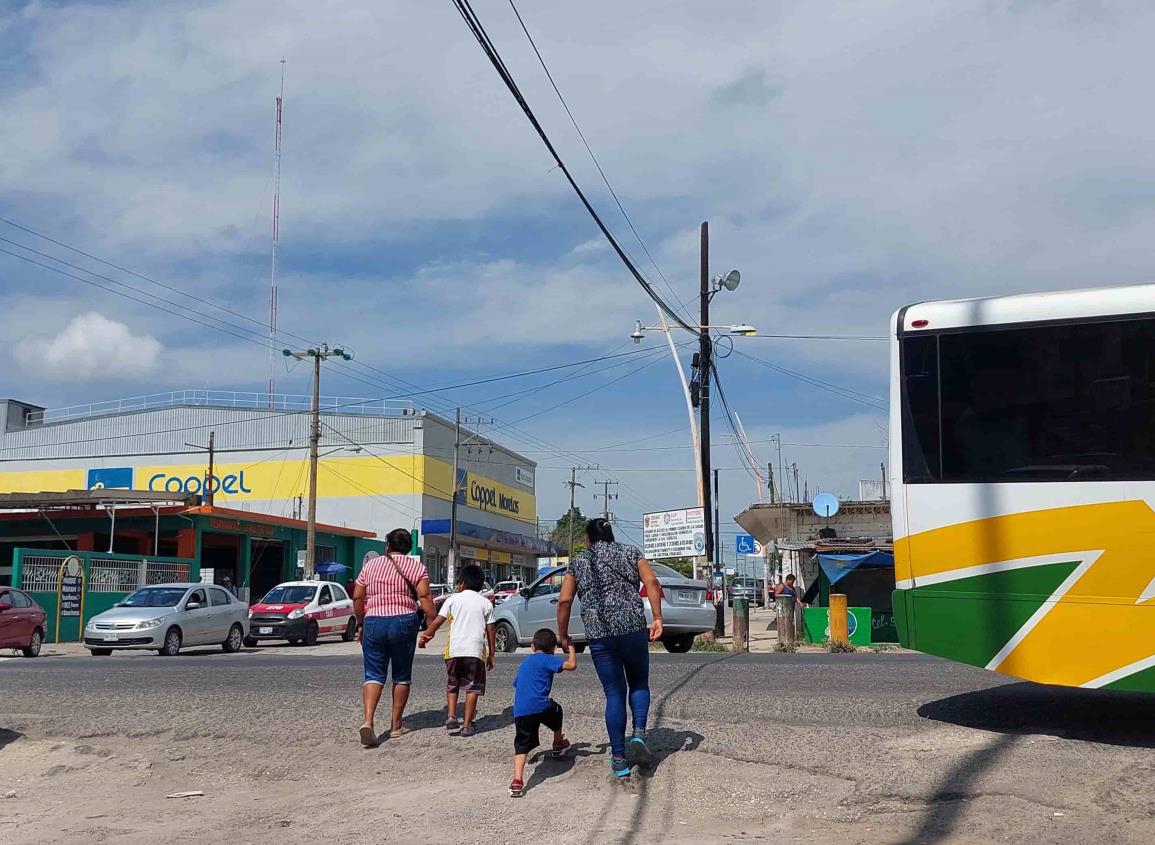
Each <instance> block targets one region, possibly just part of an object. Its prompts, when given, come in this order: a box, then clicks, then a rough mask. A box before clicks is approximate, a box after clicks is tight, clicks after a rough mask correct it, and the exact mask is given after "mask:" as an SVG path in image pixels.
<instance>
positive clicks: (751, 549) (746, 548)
mask: <svg viewBox="0 0 1155 845" xmlns="http://www.w3.org/2000/svg"><path fill="white" fill-rule="evenodd" d="M737 540H738V545H737V551H738V554H740V555H754V554H758V543H756V542H755V541H754V535H753V534H739V535H738V538H737Z"/></svg>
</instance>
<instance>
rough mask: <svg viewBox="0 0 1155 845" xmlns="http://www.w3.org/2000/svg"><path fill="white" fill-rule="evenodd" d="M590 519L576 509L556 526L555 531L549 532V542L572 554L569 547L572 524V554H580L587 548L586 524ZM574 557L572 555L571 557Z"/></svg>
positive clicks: (580, 510) (579, 509)
mask: <svg viewBox="0 0 1155 845" xmlns="http://www.w3.org/2000/svg"><path fill="white" fill-rule="evenodd" d="M588 521H589V520H588V518H587V517H586V516H585V515H584V514H582V509H581V508H578V507H575V508H574V509H573V510H572V511H570V512H569V513H567V514H565V515H564V516H563V517H562V518H561V519H559V520H558V521H557V523H556V524H555V525H554V527H553V530H552V531H550V532H549V540H550V542H551V543H554V544H555V545H558V546H561V547H562V548H563V549H565V550H566V553H567V554H570V553H571V550H570V547H569V541H570V524H571V523H572V524H573V549H572V554H573V555H576V554H580V553H581V552H583V551H585V549H586V547H587V545H588V544H587V542H586V523H587V522H588ZM571 556H572V555H571Z"/></svg>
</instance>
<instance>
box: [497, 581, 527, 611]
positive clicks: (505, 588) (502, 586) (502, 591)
mask: <svg viewBox="0 0 1155 845" xmlns="http://www.w3.org/2000/svg"><path fill="white" fill-rule="evenodd" d="M523 589H525V582H524V581H501V582H500V583H498V584H497V585H496V586H495V587H494V588H493V603H494V605H499V604H501V603H502V602H503V601H505V600H506V599H508V598H512V597H513V596H516V595H517V594H518V593H519V592H521V591H522V590H523Z"/></svg>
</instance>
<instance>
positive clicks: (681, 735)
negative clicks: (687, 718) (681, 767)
mask: <svg viewBox="0 0 1155 845" xmlns="http://www.w3.org/2000/svg"><path fill="white" fill-rule="evenodd" d="M704 739H705V737H704V736H702V735H701V734H700V733H698V732H696V731H677V730H674V729H673V728H653V729H652V730H649V731H647V732H646V745H648V746H649V748H650V753H651V754H652V755H653V760H652V762H651V763H650V765H648V766H645V767H643V768H642V770H641V772H642V774H643V775H645V776H646V777H653V776H654V774H655V773H656V772H657V771H658V767H659V766H661V765H662V763H664V762H665V761H666V760H668V759H669V758H670V756H671V755H673V754H677V753H678V752H679V751H696V750H697V749H698V746H700V745H701V744H702V740H704Z"/></svg>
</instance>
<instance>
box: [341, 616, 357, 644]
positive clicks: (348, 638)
mask: <svg viewBox="0 0 1155 845" xmlns="http://www.w3.org/2000/svg"><path fill="white" fill-rule="evenodd" d="M341 639H342V640H344V641H345V642H347V643H351V642H353V640H355V639H357V620H356V619H355V618H350V619H349V623H348V624H347V625H346V626H345V633H343V634H342V635H341Z"/></svg>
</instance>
